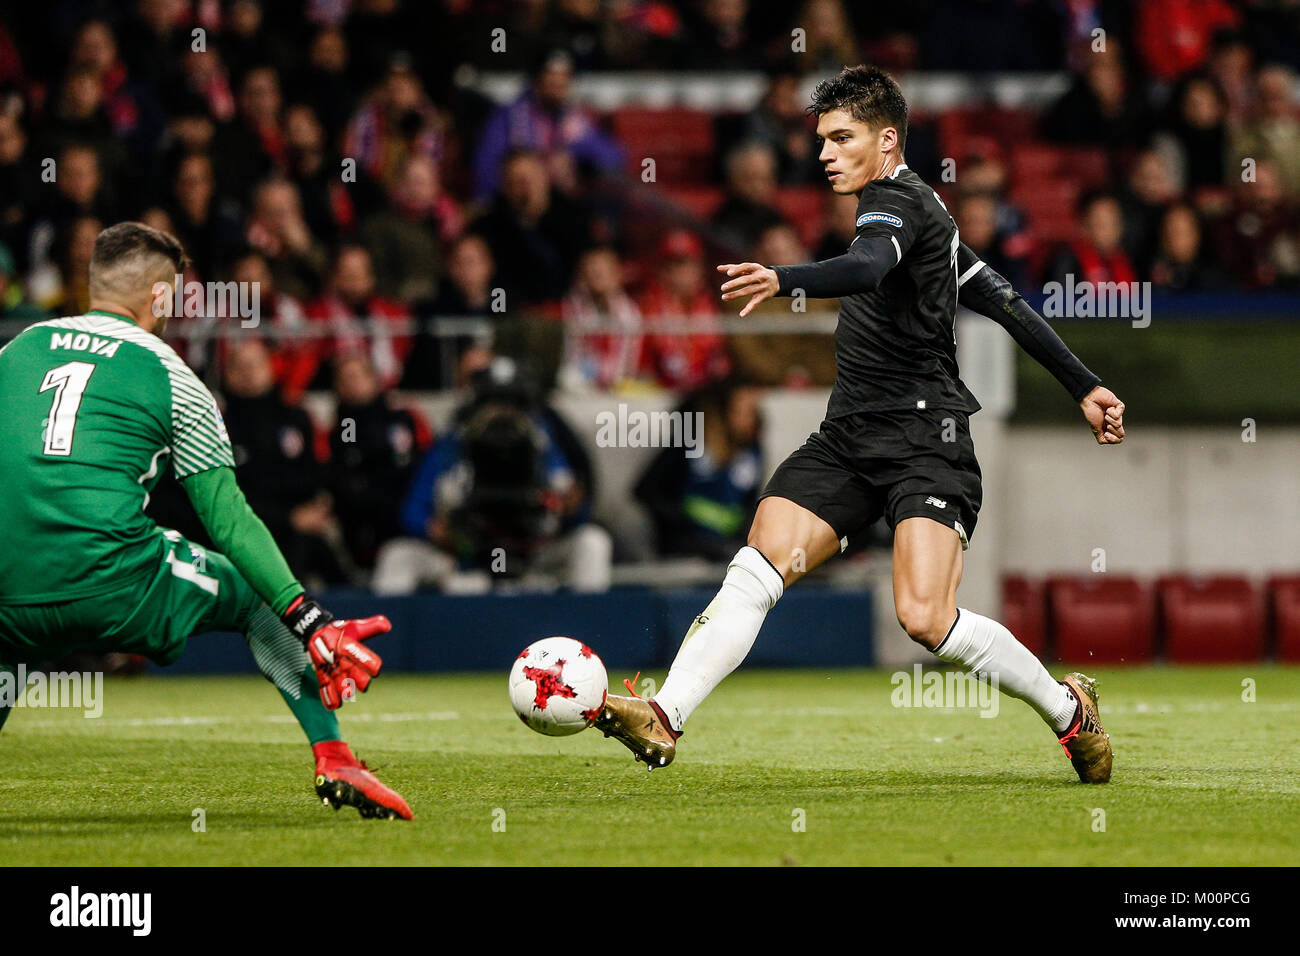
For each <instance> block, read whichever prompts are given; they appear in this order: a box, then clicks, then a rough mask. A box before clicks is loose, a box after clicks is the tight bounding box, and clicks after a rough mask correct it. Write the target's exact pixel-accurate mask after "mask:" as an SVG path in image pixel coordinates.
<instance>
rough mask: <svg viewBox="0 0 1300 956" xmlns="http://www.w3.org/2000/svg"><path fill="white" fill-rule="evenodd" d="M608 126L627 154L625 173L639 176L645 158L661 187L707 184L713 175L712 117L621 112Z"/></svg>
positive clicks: (679, 111) (668, 112)
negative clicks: (665, 184)
mask: <svg viewBox="0 0 1300 956" xmlns="http://www.w3.org/2000/svg"><path fill="white" fill-rule="evenodd" d="M611 123H612V126H613V130H614V135H615V137H617V138H618V140H619V141H620V142H621V143H622V144H623V147H624V148H625V149H626V150H627V169H628V172H629V173H630V174H631V175H634V176H640V175H641V163H642V161H643V160H644V159H646V158H647V157H651V158H653V159H654V161H655V171H656V178H657V181H658V182H661V183H707V182H711V181H712V179H713V174H714V156H713V114H712V113H708V112H702V111H699V110H684V109H669V110H651V109H621V110H618V111H616V112H615V113H614V114H613V116H612V118H611Z"/></svg>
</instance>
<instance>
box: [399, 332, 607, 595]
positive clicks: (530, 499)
mask: <svg viewBox="0 0 1300 956" xmlns="http://www.w3.org/2000/svg"><path fill="white" fill-rule="evenodd" d="M473 389H474V394H473V396H472V397H471V398H470V400H469V401H468V402H467V403H466V404H465V405H464V406H462V407H461V408H460V409H458V410H457V412H456V414H455V416H454V420H453V424H452V427H451V430H450V431H449V432H448V433H447V434H446V435H444V436H442V437H441V438H440V439H439V440H438V441H437V442H435V443H434V446H433V448H432V449H430V451H429V453H428V454H427V455H426V456H425V458H424V460H423V461H422V462H421V463H420V466H419V469H418V471H417V472H416V476H415V479H414V481H413V483H412V485H411V489H410V491H409V492H408V494H407V496H406V501H405V503H404V504H403V507H402V527H403V530H404V531H405V533H406V534H407V535H409V537H406V538H399V539H397V540H395V541H390V542H388V543H387V544H386V545H384V546H383V548H381V549H380V552H379V556H378V560H377V562H376V565H375V576H374V581H373V587H374V589H375V591H376V592H377V593H380V594H409V593H411V592H413V591H415V590H416V589H417V588H420V587H427V586H431V585H432V586H437V587H441V588H443V589H444V590H452V591H459V592H466V591H486V590H488V589H489V588H490V587H491V584H492V582H493V580H511V581H518V582H520V583H521V584H522V585H523V586H524V587H528V588H542V589H546V588H551V587H556V586H561V587H568V588H570V589H572V590H574V591H579V592H592V591H604V590H607V589H608V588H609V580H610V561H611V557H612V551H613V547H612V543H611V540H610V537H609V534H608V532H606V531H605V530H604V529H603V528H601V527H599V526H597V525H595V524H593V523H591V521H590V485H591V479H590V468H589V465H588V463H587V462H586V461H585V460H583V459H584V457H585V456H583V453H582V450H581V447H580V445H579V444H578V443H577V441H576V439H575V438H574V437H573V435H572V433H571V432H569V430H568V428H567V426H566V425H564V423H563V422H562V421H561V420H560V419H559V417H558V416H557V415H555V413H554V412H552V411H551V410H550V409H548V408H547V407H546V406H545V405H544V404H543V403H542V402H540V401H539V400H538V399H537V398H536V397H535V394H534V391H533V389H532V388H530V387H529V385H528V384H527V383H525V382H523V381H521V380H520V377H519V375H518V373H517V371H516V369H515V364H514V362H512V361H511V360H510V359H503V358H497V359H494V360H493V362H492V364H491V365H490V366H489V367H488V368H486V369H483V370H482V371H480V372H478V373H476V374H475V376H474V379H473Z"/></svg>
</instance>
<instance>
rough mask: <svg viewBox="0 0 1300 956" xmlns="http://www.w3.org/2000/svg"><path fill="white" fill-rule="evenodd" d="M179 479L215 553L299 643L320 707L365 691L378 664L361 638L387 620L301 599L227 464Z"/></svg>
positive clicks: (371, 634) (380, 631)
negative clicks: (350, 615) (335, 611)
mask: <svg viewBox="0 0 1300 956" xmlns="http://www.w3.org/2000/svg"><path fill="white" fill-rule="evenodd" d="M181 484H182V486H183V487H184V488H185V493H186V494H187V495H188V496H189V499H190V501H191V502H192V503H193V505H194V510H195V511H196V512H197V513H198V516H199V520H200V521H202V522H203V527H204V528H205V529H206V530H207V532H208V535H209V536H210V537H211V538H212V543H213V544H214V545H216V548H217V550H218V551H220V552H221V553H222V554H224V555H225V556H226V557H227V558H229V559H230V563H231V564H233V565H234V566H235V568H236V569H237V570H238V571H239V573H240V574H241V575H243V577H244V580H245V581H247V582H248V584H249V586H250V587H252V589H253V590H254V591H256V592H257V593H258V595H259V596H261V598H262V600H264V601H266V603H267V604H268V605H269V606H270V607H271V610H273V611H274V612H275V613H276V614H278V615H280V617H281V619H282V620H283V621H284V623H285V626H286V627H287V628H289V630H290V631H292V632H293V633H294V635H295V636H297V637H298V639H299V640H301V641H302V642H303V644H304V645H306V647H307V652H308V654H310V655H311V660H312V665H313V667H314V668H315V670H316V680H317V683H318V684H319V685H320V695H321V701H322V702H323V703H324V704H325V706H326V707H328V708H330V709H331V710H333V709H334V708H336V707H338V706H339V705H340V704H342V703H343V701H345V700H348V699H349V698H351V697H352V696H353V695H354V694H355V693H359V692H361V691H364V690H365V689H366V688H367V687H368V686H369V684H370V680H371V678H372V677H374V676H375V675H377V674H378V673H379V669H380V667H381V666H382V665H383V661H382V660H381V659H380V657H379V655H378V654H376V653H375V652H374V651H372V650H370V649H369V648H367V647H364V646H363V642H364V641H366V640H368V639H369V638H371V637H374V636H375V635H376V634H383V633H385V632H386V631H388V630H389V628H390V625H389V623H388V618H386V617H384V616H383V615H376V616H375V617H367V618H359V619H357V620H336V619H335V617H334V615H332V614H331V613H330V612H329V611H327V610H325V608H323V607H321V605H320V604H319V603H317V602H316V601H315V600H313V599H312V598H310V597H308V596H307V594H306V593H305V592H304V590H303V586H302V585H301V584H299V583H298V580H297V579H296V578H295V577H294V576H293V572H292V571H290V570H289V565H288V563H287V562H286V561H285V560H284V555H283V554H281V552H280V548H279V546H277V545H276V543H275V539H274V538H272V537H271V532H270V531H268V530H267V528H266V525H265V524H264V523H263V521H262V519H261V518H259V517H258V516H257V515H256V514H254V513H253V509H252V508H250V507H249V505H248V499H246V498H245V497H244V493H243V491H242V490H240V487H239V484H238V483H237V482H236V481H235V473H234V470H233V469H231V468H228V467H220V468H210V469H207V470H205V471H200V472H198V473H196V474H193V475H190V476H188V477H187V478H185V479H184V480H183V481H182V483H181Z"/></svg>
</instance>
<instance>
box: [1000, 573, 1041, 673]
mask: <svg viewBox="0 0 1300 956" xmlns="http://www.w3.org/2000/svg"><path fill="white" fill-rule="evenodd" d="M998 620H999V621H1001V622H1002V624H1003V625H1004V626H1005V627H1006V628H1007V629H1008V630H1009V631H1011V633H1012V634H1014V635H1015V636H1016V640H1018V641H1019V642H1020V643H1021V644H1023V645H1025V647H1027V648H1029V650H1031V651H1032V652H1033V653H1034V654H1035V655H1037V656H1038V657H1042V656H1043V653H1044V652H1045V651H1046V650H1047V592H1046V591H1045V590H1044V589H1043V585H1042V582H1040V581H1031V580H1029V579H1028V578H1022V577H1019V576H1018V575H1009V576H1007V577H1005V578H1003V579H1002V616H1001V617H1000V618H998Z"/></svg>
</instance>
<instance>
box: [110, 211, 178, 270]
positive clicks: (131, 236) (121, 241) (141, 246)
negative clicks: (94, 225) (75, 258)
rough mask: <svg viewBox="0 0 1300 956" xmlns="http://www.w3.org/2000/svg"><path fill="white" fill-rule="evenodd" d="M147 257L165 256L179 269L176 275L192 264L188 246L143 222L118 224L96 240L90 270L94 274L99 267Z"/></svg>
mask: <svg viewBox="0 0 1300 956" xmlns="http://www.w3.org/2000/svg"><path fill="white" fill-rule="evenodd" d="M144 255H158V256H162V257H163V258H165V259H167V260H168V261H170V262H171V264H172V265H173V266H175V267H176V271H177V272H184V271H185V268H186V266H188V265H189V264H190V258H189V256H187V255H186V254H185V247H184V246H182V245H181V241H180V240H179V239H177V238H176V237H175V236H173V235H169V234H168V233H165V232H163V231H162V230H161V229H155V228H154V227H153V226H146V225H145V224H144V223H142V222H119V223H118V224H117V225H116V226H109V227H108V228H107V229H105V230H104V231H103V232H101V233H100V234H99V235H98V236H96V237H95V250H94V252H93V253H91V256H90V271H91V273H92V274H93V273H95V272H96V271H97V270H98V269H100V268H103V267H106V266H113V265H116V264H117V263H119V262H124V261H126V260H128V259H133V258H135V257H136V256H144Z"/></svg>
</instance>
